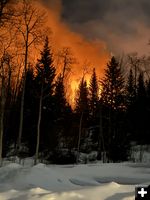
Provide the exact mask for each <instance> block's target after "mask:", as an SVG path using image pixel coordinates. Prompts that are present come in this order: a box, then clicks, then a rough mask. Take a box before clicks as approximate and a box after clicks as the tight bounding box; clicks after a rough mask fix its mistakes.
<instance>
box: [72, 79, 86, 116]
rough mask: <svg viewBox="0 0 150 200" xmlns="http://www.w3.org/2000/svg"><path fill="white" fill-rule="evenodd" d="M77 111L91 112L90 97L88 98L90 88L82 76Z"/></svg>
mask: <svg viewBox="0 0 150 200" xmlns="http://www.w3.org/2000/svg"><path fill="white" fill-rule="evenodd" d="M75 110H76V113H79V114H81V113H84V114H88V112H89V99H88V88H87V82H86V81H85V80H84V78H82V80H81V82H80V84H79V89H78V91H77V98H76V108H75Z"/></svg>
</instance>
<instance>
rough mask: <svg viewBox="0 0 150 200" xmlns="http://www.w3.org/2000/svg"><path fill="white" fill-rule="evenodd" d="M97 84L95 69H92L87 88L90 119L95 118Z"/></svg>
mask: <svg viewBox="0 0 150 200" xmlns="http://www.w3.org/2000/svg"><path fill="white" fill-rule="evenodd" d="M98 100H99V98H98V83H97V77H96V72H95V68H94V69H93V73H92V76H91V80H90V86H89V104H90V115H91V117H92V118H93V117H94V118H95V117H96V112H97V106H98Z"/></svg>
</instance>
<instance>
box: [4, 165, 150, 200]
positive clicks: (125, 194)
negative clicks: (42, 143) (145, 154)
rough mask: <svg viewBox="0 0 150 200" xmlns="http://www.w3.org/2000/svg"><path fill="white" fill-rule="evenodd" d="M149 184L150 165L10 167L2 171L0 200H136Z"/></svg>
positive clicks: (7, 166)
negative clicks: (137, 192)
mask: <svg viewBox="0 0 150 200" xmlns="http://www.w3.org/2000/svg"><path fill="white" fill-rule="evenodd" d="M148 183H149V184H150V164H148V163H147V164H133V163H132V164H131V163H119V164H101V163H99V164H87V165H44V164H38V165H36V166H34V167H29V166H27V165H25V166H24V167H23V166H21V165H19V164H15V163H12V164H8V165H6V166H4V167H2V168H0V200H39V199H40V200H80V199H81V200H134V189H135V185H137V184H148Z"/></svg>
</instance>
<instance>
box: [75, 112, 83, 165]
mask: <svg viewBox="0 0 150 200" xmlns="http://www.w3.org/2000/svg"><path fill="white" fill-rule="evenodd" d="M82 120H83V112H82V113H81V117H80V124H79V138H78V146H77V157H76V163H77V164H78V161H79V154H80V142H81V133H82Z"/></svg>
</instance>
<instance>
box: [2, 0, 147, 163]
mask: <svg viewBox="0 0 150 200" xmlns="http://www.w3.org/2000/svg"><path fill="white" fill-rule="evenodd" d="M9 2H10V1H2V2H1V4H0V6H1V7H0V28H2V27H1V20H2V21H3V26H4V27H5V23H4V22H5V20H6V21H8V20H9V19H7V18H6V17H5V15H4V14H3V13H4V10H5V9H6V6H7V4H8V3H9ZM28 3H29V2H28V0H23V5H24V6H25V8H26V9H27V10H26V12H25V13H24V12H23V13H19V15H18V16H17V17H19V20H20V21H19V26H18V23H17V22H16V18H15V20H14V19H13V20H14V21H15V23H14V27H15V31H16V35H17V36H18V35H19V34H20V33H21V36H23V40H22V42H20V43H19V42H18V43H19V46H18V49H17V52H18V51H19V50H20V45H21V44H23V47H22V48H21V49H22V50H23V52H24V53H23V56H22V57H21V58H22V59H23V67H22V68H21V67H20V66H19V63H17V62H16V56H15V57H13V56H12V55H13V54H12V52H11V51H8V50H9V46H8V45H6V44H4V45H3V46H4V47H5V48H4V51H3V52H1V53H0V161H1V154H2V157H5V156H7V157H8V156H18V157H20V158H24V157H28V156H34V158H35V159H34V160H35V164H36V163H37V162H38V159H40V160H47V161H48V162H51V163H75V162H77V163H78V162H79V158H80V152H83V153H87V154H89V153H90V152H92V151H96V152H97V159H103V161H104V162H111V161H113V162H115V161H123V160H128V159H129V158H130V147H131V146H132V145H133V142H134V144H136V145H144V144H149V143H150V136H149V132H150V126H149V115H150V80H149V77H146V76H145V71H144V70H143V68H142V66H141V68H140V66H139V64H141V65H142V62H139V61H140V59H136V60H134V57H133V58H132V57H130V59H129V60H128V64H129V66H130V67H127V66H128V64H122V63H121V62H120V61H119V60H118V59H117V58H115V57H112V58H111V59H110V61H108V63H107V65H106V67H105V71H104V75H103V78H101V79H99V77H97V74H96V70H95V68H93V71H92V74H91V78H90V83H89V85H88V84H87V80H86V77H85V76H83V77H82V78H81V81H80V83H79V86H78V90H77V91H76V96H75V107H74V108H72V105H70V104H69V101H68V99H67V98H66V96H67V95H66V88H67V87H68V85H67V83H66V79H67V78H66V74H67V73H66V70H67V69H68V65H69V69H70V65H71V62H72V59H71V57H70V56H69V57H67V56H68V55H69V53H68V48H67V51H64V52H65V54H64V56H63V59H64V63H61V64H62V68H63V70H62V72H59V73H58V72H57V70H56V69H57V67H58V66H55V64H54V63H55V62H54V61H55V60H54V55H53V51H52V47H51V44H50V43H49V39H48V37H44V38H45V40H44V47H43V49H42V50H41V53H40V55H39V58H38V59H37V62H36V63H34V62H33V63H32V64H31V63H30V62H29V60H30V59H29V57H30V56H32V53H33V52H32V51H31V49H30V48H29V47H31V46H32V44H33V43H34V42H35V41H36V42H37V43H40V42H41V38H42V37H43V36H42V32H41V29H40V27H39V24H40V25H41V23H43V21H42V19H41V15H36V14H37V12H36V10H35V9H34V7H32V5H30V4H29V5H28ZM6 10H7V12H8V13H9V17H10V16H11V15H12V16H13V17H14V16H15V15H14V13H15V12H16V11H15V12H12V10H9V9H6ZM21 14H23V15H21ZM24 15H25V17H24ZM33 16H35V17H38V18H37V19H36V18H33V21H32V20H30V19H31V17H33ZM22 17H23V19H22ZM4 18H5V20H3V19H4ZM24 19H25V23H23V22H22V20H24ZM33 22H35V23H33ZM21 23H23V25H22V24H21ZM36 23H37V24H36ZM16 24H17V25H16ZM35 24H36V26H35ZM24 25H25V27H23V26H24ZM34 26H35V27H34ZM5 28H6V27H5ZM34 28H35V29H34ZM25 32H26V35H25V34H24V33H25ZM21 36H20V35H19V36H18V38H17V39H18V41H19V40H20V37H21ZM39 38H40V39H39ZM40 44H42V43H40ZM12 45H14V43H12ZM2 49H3V48H2ZM19 52H20V51H19ZM14 58H15V61H14ZM19 58H20V57H19ZM21 58H20V59H21ZM131 58H132V59H131ZM123 65H124V66H123ZM16 69H17V70H16ZM123 69H126V71H127V69H128V71H127V73H126V74H125V73H124V71H123ZM15 70H16V71H17V72H16V71H15ZM20 71H21V72H22V73H20ZM147 74H148V72H147Z"/></svg>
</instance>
